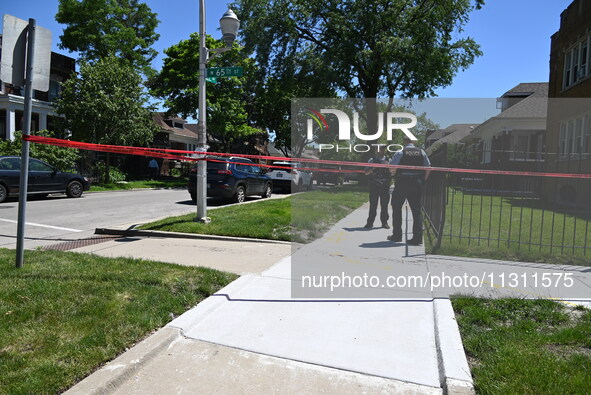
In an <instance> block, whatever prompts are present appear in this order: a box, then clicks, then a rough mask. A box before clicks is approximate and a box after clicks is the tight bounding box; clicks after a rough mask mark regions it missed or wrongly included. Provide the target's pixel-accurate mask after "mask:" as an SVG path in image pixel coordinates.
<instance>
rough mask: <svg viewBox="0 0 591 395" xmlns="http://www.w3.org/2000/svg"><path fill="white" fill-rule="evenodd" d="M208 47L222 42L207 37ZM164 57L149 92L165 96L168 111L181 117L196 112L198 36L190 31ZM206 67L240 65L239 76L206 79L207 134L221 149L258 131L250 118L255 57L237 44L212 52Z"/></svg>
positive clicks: (149, 83) (218, 45) (151, 82)
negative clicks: (215, 140) (245, 52)
mask: <svg viewBox="0 0 591 395" xmlns="http://www.w3.org/2000/svg"><path fill="white" fill-rule="evenodd" d="M206 45H207V47H208V48H210V49H212V48H219V47H221V46H223V45H224V43H223V42H221V41H217V40H214V39H213V38H212V37H210V36H207V37H206ZM164 53H165V54H166V56H167V57H166V58H165V59H164V65H163V67H162V70H161V71H160V72H159V73H158V74H157V75H155V76H154V77H153V78H152V79H151V80H150V81H149V82H148V87H149V89H150V92H151V93H152V94H153V95H154V96H156V97H159V98H161V99H164V106H165V107H167V108H168V109H169V113H172V114H178V115H180V116H182V117H184V118H188V117H193V118H196V117H197V115H198V108H199V102H198V99H199V68H198V67H197V65H198V64H199V35H198V34H196V33H194V34H191V36H190V38H189V39H188V40H183V41H181V42H179V43H178V44H176V45H173V46H172V47H170V48H168V49H166V50H165V51H164ZM208 66H209V67H229V66H241V67H242V68H243V70H244V74H243V76H242V77H229V78H219V79H218V80H217V83H214V84H212V83H210V82H207V92H206V94H207V129H208V134H210V135H212V136H214V137H215V138H216V139H218V140H219V141H220V146H221V149H222V150H227V149H228V148H229V146H230V144H231V143H232V142H233V141H235V139H238V138H245V137H247V136H250V135H252V134H255V133H261V130H260V129H257V128H255V127H254V124H253V121H252V119H251V118H250V114H251V113H252V107H253V98H254V94H253V92H254V90H255V89H254V84H255V81H256V80H255V78H254V70H255V66H254V60H253V59H249V58H248V57H246V56H245V55H244V53H243V52H242V50H241V49H240V47H239V46H238V45H236V44H235V45H234V47H233V48H232V50H230V51H227V52H225V53H222V54H220V55H215V57H213V58H212V59H211V61H210V62H209V64H208Z"/></svg>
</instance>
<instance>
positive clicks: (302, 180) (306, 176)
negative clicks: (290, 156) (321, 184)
mask: <svg viewBox="0 0 591 395" xmlns="http://www.w3.org/2000/svg"><path fill="white" fill-rule="evenodd" d="M301 168H302V165H301V164H299V163H292V162H273V164H272V165H271V167H270V168H269V173H268V175H269V177H271V179H272V180H273V185H274V186H275V187H276V188H277V189H281V190H282V191H286V192H289V191H290V190H294V191H301V190H303V189H304V188H305V189H308V190H309V189H310V188H312V182H313V177H312V173H311V172H308V171H304V170H301Z"/></svg>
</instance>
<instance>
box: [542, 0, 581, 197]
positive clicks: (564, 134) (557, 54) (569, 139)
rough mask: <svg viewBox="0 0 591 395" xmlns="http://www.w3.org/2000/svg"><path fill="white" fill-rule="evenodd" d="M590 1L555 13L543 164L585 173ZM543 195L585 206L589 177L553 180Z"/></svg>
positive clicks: (575, 4) (556, 169)
mask: <svg viewBox="0 0 591 395" xmlns="http://www.w3.org/2000/svg"><path fill="white" fill-rule="evenodd" d="M590 49H591V1H588V0H575V1H573V2H572V3H571V4H570V5H569V6H568V7H567V8H566V9H565V10H564V11H563V12H562V13H561V14H560V29H559V30H558V31H557V32H556V33H555V34H553V35H552V39H551V50H550V80H549V89H548V97H549V100H548V127H547V131H546V169H547V171H550V172H567V173H591V142H590V140H591V138H590V134H591V68H590V67H589V66H590V65H589V63H590V61H591V58H590V54H591V51H590ZM544 192H545V195H546V199H547V200H549V201H551V202H556V203H560V204H565V205H570V206H585V205H586V206H589V204H590V201H589V196H591V182H589V180H581V179H556V180H552V182H548V183H547V185H546V188H545V191H544Z"/></svg>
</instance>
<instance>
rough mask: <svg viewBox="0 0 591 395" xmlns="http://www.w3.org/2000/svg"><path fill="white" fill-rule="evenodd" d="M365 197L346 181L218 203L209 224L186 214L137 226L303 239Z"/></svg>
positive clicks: (317, 234) (324, 228) (317, 233)
mask: <svg viewBox="0 0 591 395" xmlns="http://www.w3.org/2000/svg"><path fill="white" fill-rule="evenodd" d="M367 200H368V194H367V192H366V190H365V188H363V187H358V186H356V185H346V186H340V187H334V188H329V189H321V190H316V191H311V192H305V193H301V194H297V195H294V196H289V197H287V198H284V199H271V200H261V201H259V202H254V203H249V204H243V205H234V206H229V207H220V208H218V209H215V210H211V211H209V212H208V215H209V216H210V217H211V223H209V224H200V223H196V222H193V219H194V218H195V214H187V215H182V216H176V217H169V218H166V219H163V220H160V221H156V222H152V223H149V224H145V225H142V226H141V227H140V229H148V230H162V231H168V232H185V233H201V234H215V235H223V236H239V237H252V238H259V239H271V240H284V241H295V242H300V243H307V242H310V241H312V240H314V239H316V238H318V237H320V236H321V235H322V234H323V233H324V232H326V231H327V230H328V229H329V228H330V227H331V226H332V225H333V224H334V223H336V222H337V221H338V220H340V219H341V218H343V217H345V216H346V215H347V214H349V213H351V212H352V211H353V210H354V209H356V208H358V207H359V206H361V205H362V204H363V203H365V202H366V201H367Z"/></svg>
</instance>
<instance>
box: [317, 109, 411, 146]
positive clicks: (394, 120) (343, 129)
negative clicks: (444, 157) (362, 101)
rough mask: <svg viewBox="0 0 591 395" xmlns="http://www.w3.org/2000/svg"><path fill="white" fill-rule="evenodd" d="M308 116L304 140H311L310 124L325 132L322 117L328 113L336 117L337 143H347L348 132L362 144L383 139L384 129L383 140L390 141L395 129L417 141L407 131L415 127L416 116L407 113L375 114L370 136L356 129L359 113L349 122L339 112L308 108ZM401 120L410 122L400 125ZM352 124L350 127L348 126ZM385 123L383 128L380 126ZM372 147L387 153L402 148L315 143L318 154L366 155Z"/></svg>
mask: <svg viewBox="0 0 591 395" xmlns="http://www.w3.org/2000/svg"><path fill="white" fill-rule="evenodd" d="M307 110H308V115H309V116H310V118H308V120H307V138H308V140H313V139H314V123H316V125H318V127H319V129H320V131H323V132H328V131H329V126H328V122H327V121H326V117H325V116H324V115H323V114H330V115H333V116H335V117H336V120H337V122H338V139H339V140H341V141H351V129H352V130H353V133H354V135H355V137H356V138H357V139H359V140H363V141H375V140H377V139H379V138H380V137H382V136H383V134H384V130H385V132H386V139H387V140H388V141H391V140H392V136H393V132H394V131H396V130H400V131H402V132H403V133H404V134H405V135H406V136H407V137H408V138H409V139H411V140H412V141H416V140H417V138H416V137H415V135H414V134H412V132H411V131H410V129H411V128H413V127H414V126H416V124H417V117H416V116H415V115H414V114H411V113H407V112H387V113H385V114H384V113H382V112H379V113H378V117H377V130H376V132H375V133H373V134H363V133H361V131H360V127H359V113H358V112H356V111H354V112H353V122H351V119H350V117H349V115H347V113H345V112H344V111H341V110H336V109H330V108H322V109H320V111H315V110H313V109H311V108H307ZM401 120H410V122H400V121H401ZM351 124H352V125H351ZM384 124H385V127H384ZM372 146H380V147H381V146H385V147H386V149H387V150H388V151H389V152H396V151H399V150H401V149H402V148H403V147H402V146H401V145H400V144H390V145H388V144H349V145H346V146H341V145H335V144H319V146H318V147H319V150H320V151H327V150H336V151H349V152H353V151H354V152H368V151H370V150H371V147H372Z"/></svg>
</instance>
